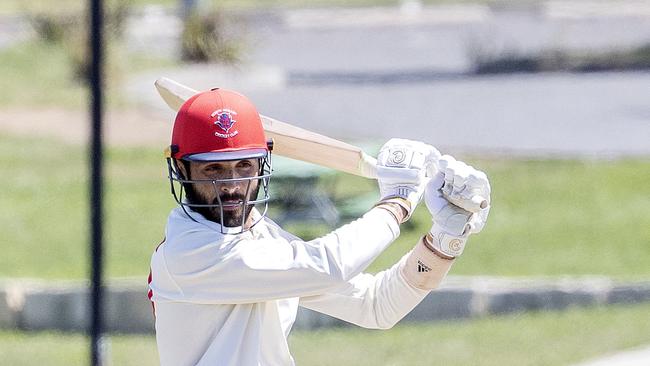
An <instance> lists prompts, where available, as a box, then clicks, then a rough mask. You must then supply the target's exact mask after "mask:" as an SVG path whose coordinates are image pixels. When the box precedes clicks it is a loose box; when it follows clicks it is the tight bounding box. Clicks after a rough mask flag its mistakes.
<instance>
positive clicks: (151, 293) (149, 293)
mask: <svg viewBox="0 0 650 366" xmlns="http://www.w3.org/2000/svg"><path fill="white" fill-rule="evenodd" d="M165 239H167V238H163V240H161V241H160V243H159V244H158V245H157V246H156V249H155V250H154V252H157V251H158V248H160V246H161V245H163V243H164V242H165ZM152 280H153V273H152V272H151V267H149V277H148V278H147V286H151V281H152ZM147 297H148V298H149V301H151V311H152V312H153V318H154V319H156V304H155V303H154V301H153V300H151V299H152V298H153V290H152V289H151V287H149V291H148V292H147Z"/></svg>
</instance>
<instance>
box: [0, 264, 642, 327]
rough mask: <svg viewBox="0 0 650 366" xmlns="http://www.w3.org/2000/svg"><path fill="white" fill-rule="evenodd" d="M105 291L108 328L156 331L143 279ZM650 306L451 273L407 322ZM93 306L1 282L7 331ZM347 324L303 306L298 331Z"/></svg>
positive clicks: (84, 293) (638, 287) (31, 285)
mask: <svg viewBox="0 0 650 366" xmlns="http://www.w3.org/2000/svg"><path fill="white" fill-rule="evenodd" d="M106 290H107V291H106V308H105V323H106V327H107V330H108V331H110V332H118V333H151V332H153V329H154V328H153V325H154V320H153V314H152V306H151V303H150V302H149V300H148V299H147V288H146V285H145V284H144V283H143V282H142V281H137V282H136V281H112V282H111V283H110V284H108V285H107V287H106ZM648 301H650V281H639V282H616V281H613V280H610V279H608V278H603V277H582V278H560V279H558V278H546V279H544V278H543V279H510V278H508V279H505V278H493V277H459V276H450V277H448V278H447V279H446V280H445V282H444V283H443V285H442V286H441V287H440V288H439V289H437V290H436V291H433V292H431V293H430V294H429V295H428V296H427V297H426V298H425V299H424V300H423V301H422V302H421V303H420V304H419V305H418V306H417V307H416V308H415V309H413V311H412V312H411V313H410V314H408V315H407V316H406V317H405V319H404V320H403V321H404V322H426V321H440V320H453V319H467V318H474V317H482V316H487V315H502V314H510V313H520V312H527V311H549V310H563V309H567V308H570V307H589V306H595V305H609V304H622V303H639V302H648ZM87 305H88V286H87V283H86V282H63V283H56V284H52V283H44V282H39V281H0V328H4V329H23V330H46V329H56V330H62V331H84V330H85V329H86V328H87V325H88V319H89V311H88V307H87ZM346 324H347V323H345V322H343V321H341V320H338V319H334V318H331V317H329V316H326V315H323V314H320V313H317V312H314V311H310V310H307V309H302V308H301V309H300V311H299V313H298V316H297V319H296V323H295V325H294V328H296V329H314V328H322V327H333V326H344V325H346Z"/></svg>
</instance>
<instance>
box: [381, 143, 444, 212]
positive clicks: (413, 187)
mask: <svg viewBox="0 0 650 366" xmlns="http://www.w3.org/2000/svg"><path fill="white" fill-rule="evenodd" d="M439 157H440V152H438V150H436V148H434V147H433V146H431V145H427V144H425V143H422V142H419V141H411V140H404V139H391V140H389V141H388V142H387V143H386V144H384V146H382V148H381V150H380V151H379V156H378V157H377V181H378V183H379V193H380V194H381V201H382V202H383V201H386V200H393V201H394V202H396V203H398V204H399V205H400V206H402V208H403V209H404V210H405V211H406V217H405V218H404V221H406V220H408V218H409V217H411V213H412V212H413V211H415V207H416V206H417V204H418V203H419V202H420V200H421V199H422V194H423V193H424V187H425V185H426V183H427V181H428V178H427V177H426V171H427V165H428V164H431V163H433V162H435V161H437V160H438V158H439Z"/></svg>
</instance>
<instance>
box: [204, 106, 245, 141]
mask: <svg viewBox="0 0 650 366" xmlns="http://www.w3.org/2000/svg"><path fill="white" fill-rule="evenodd" d="M236 115H237V112H235V111H233V110H230V109H217V110H216V111H214V112H212V114H211V115H210V117H212V118H214V117H217V120H216V121H215V122H214V124H215V125H217V126H219V128H221V129H222V130H223V131H224V132H225V133H220V132H215V133H214V135H215V136H217V137H221V138H230V137H234V136H237V134H238V133H239V131H237V130H234V131H233V132H230V129H231V128H232V127H233V125H234V124H235V122H237V120H236V119H235V118H234V117H235V116H236Z"/></svg>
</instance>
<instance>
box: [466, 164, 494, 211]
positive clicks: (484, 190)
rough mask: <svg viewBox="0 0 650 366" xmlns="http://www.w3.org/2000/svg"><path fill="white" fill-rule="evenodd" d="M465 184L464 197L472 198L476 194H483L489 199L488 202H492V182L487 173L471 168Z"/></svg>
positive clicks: (483, 196) (482, 195)
mask: <svg viewBox="0 0 650 366" xmlns="http://www.w3.org/2000/svg"><path fill="white" fill-rule="evenodd" d="M470 168H471V167H470ZM465 185H466V190H465V192H464V194H463V196H464V197H466V198H468V199H471V198H472V197H474V196H481V197H482V198H485V199H487V200H488V203H489V202H490V183H489V182H488V179H487V175H485V173H483V172H482V171H480V170H476V169H473V168H471V169H470V172H469V175H468V177H467V180H466V183H465Z"/></svg>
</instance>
